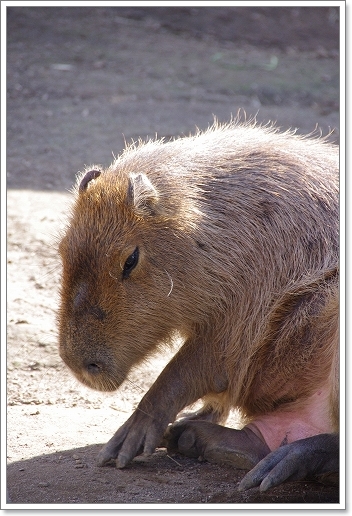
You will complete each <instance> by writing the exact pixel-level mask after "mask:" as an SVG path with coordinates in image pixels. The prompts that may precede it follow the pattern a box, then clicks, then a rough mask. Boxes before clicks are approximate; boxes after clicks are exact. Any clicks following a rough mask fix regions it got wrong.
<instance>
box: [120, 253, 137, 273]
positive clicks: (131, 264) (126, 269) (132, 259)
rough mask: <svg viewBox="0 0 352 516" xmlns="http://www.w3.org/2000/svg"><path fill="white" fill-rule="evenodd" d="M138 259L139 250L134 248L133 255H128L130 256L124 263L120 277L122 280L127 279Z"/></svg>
mask: <svg viewBox="0 0 352 516" xmlns="http://www.w3.org/2000/svg"><path fill="white" fill-rule="evenodd" d="M138 258H139V250H138V247H136V249H135V250H134V251H133V253H132V254H130V256H129V257H128V258H127V260H126V261H125V265H124V267H123V272H122V277H123V278H124V279H126V278H128V276H129V274H130V272H131V271H132V270H133V269H134V268H135V266H136V265H137V263H138Z"/></svg>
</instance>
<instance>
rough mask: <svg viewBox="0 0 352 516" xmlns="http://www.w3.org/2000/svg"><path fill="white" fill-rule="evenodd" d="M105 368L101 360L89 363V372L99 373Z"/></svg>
mask: <svg viewBox="0 0 352 516" xmlns="http://www.w3.org/2000/svg"><path fill="white" fill-rule="evenodd" d="M102 370H103V364H102V363H100V362H92V363H90V364H88V365H87V371H88V373H89V374H93V375H97V374H100V373H101V372H102Z"/></svg>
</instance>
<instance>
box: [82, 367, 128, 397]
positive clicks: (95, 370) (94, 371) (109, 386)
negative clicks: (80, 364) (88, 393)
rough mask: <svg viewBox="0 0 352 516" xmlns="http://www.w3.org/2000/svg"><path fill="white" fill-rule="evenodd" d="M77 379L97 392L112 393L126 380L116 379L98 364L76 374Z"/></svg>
mask: <svg viewBox="0 0 352 516" xmlns="http://www.w3.org/2000/svg"><path fill="white" fill-rule="evenodd" d="M74 374H75V376H76V378H77V379H78V380H79V381H80V382H81V383H83V385H85V386H86V387H90V388H91V389H94V390H95V391H101V392H112V391H116V390H117V389H118V388H119V387H120V385H121V384H122V382H123V381H124V378H115V377H113V376H112V375H111V374H108V373H106V372H104V371H102V370H100V369H99V366H98V364H93V363H92V364H89V365H88V366H87V369H86V370H82V371H80V372H76V371H75V372H74Z"/></svg>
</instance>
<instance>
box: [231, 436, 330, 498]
mask: <svg viewBox="0 0 352 516" xmlns="http://www.w3.org/2000/svg"><path fill="white" fill-rule="evenodd" d="M338 470H339V436H338V434H320V435H314V436H312V437H307V438H306V439H300V440H299V441H295V442H293V443H290V444H286V445H284V446H281V447H280V448H278V449H277V450H274V451H273V452H271V453H269V455H267V456H266V457H265V458H264V459H263V460H261V461H260V462H259V463H258V464H257V465H256V466H255V467H254V468H253V469H252V470H251V471H250V472H249V473H247V474H246V476H245V477H244V478H243V479H242V481H241V483H240V485H239V489H240V490H241V491H245V490H246V489H250V488H251V487H257V486H260V490H261V491H267V490H268V489H270V488H272V487H274V486H277V485H279V484H281V483H282V482H285V481H286V480H291V481H293V480H301V479H303V478H306V477H309V476H312V477H319V476H322V475H324V474H325V473H335V472H338Z"/></svg>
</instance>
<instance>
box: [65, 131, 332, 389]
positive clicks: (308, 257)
mask: <svg viewBox="0 0 352 516" xmlns="http://www.w3.org/2000/svg"><path fill="white" fill-rule="evenodd" d="M337 159H338V157H337V150H336V149H335V147H334V146H332V145H329V144H324V143H321V142H319V141H318V140H314V139H312V140H303V139H301V138H299V137H298V136H297V137H296V136H294V135H292V134H279V133H277V132H275V131H273V130H271V129H269V128H266V129H265V128H260V127H257V126H255V125H253V124H252V125H250V124H247V125H238V124H237V125H236V124H230V125H228V126H220V127H218V126H216V127H214V128H212V129H211V130H208V131H206V132H205V133H199V134H197V135H196V136H194V137H189V138H180V139H177V140H175V141H170V142H166V143H164V142H162V141H154V142H148V143H145V144H140V145H137V146H131V147H130V148H128V149H126V151H125V152H124V153H123V154H122V155H121V156H120V157H119V158H118V159H117V160H116V161H115V162H114V163H113V165H111V167H110V168H108V169H106V170H102V169H101V168H99V167H92V168H90V169H88V170H86V171H85V172H83V173H82V174H80V176H79V178H78V180H77V185H76V189H75V202H74V206H73V209H72V213H71V217H70V219H69V223H68V226H67V229H66V231H65V234H64V236H63V238H62V240H61V243H60V246H59V252H60V255H61V259H62V264H63V271H62V282H61V307H60V310H59V333H60V337H59V348H60V355H61V357H62V359H63V360H64V361H65V362H66V364H67V365H68V366H69V367H70V368H71V369H72V371H73V372H74V374H75V375H76V376H77V378H78V379H79V380H80V381H82V382H83V383H84V384H86V385H88V386H90V387H92V388H95V389H99V390H114V389H116V388H118V386H119V385H120V384H121V383H122V382H123V380H124V379H125V378H126V376H127V374H128V372H129V370H130V368H131V367H132V365H134V364H136V363H138V362H140V361H141V360H143V359H144V358H145V357H146V356H147V355H148V354H149V353H150V352H152V351H153V350H154V349H155V348H156V347H157V346H158V345H159V344H161V343H164V342H169V341H171V340H172V339H174V338H175V337H180V336H181V337H182V338H189V337H190V336H191V335H201V336H202V341H203V342H204V348H202V349H201V350H200V352H202V353H206V347H207V346H210V345H211V346H215V345H217V346H218V347H219V353H218V356H220V355H221V354H223V353H225V352H226V353H228V354H229V353H230V352H229V351H228V350H227V351H226V350H225V348H226V346H225V343H226V344H227V343H228V344H229V345H230V346H231V353H230V354H231V356H233V357H235V355H236V356H237V357H239V356H240V355H241V354H243V355H244V350H245V349H246V348H247V349H249V346H250V342H252V341H253V339H254V337H255V335H256V334H258V331H259V330H260V326H261V325H263V320H264V319H263V318H264V317H265V310H267V309H268V307H269V306H270V303H272V302H273V296H274V295H276V293H277V295H279V294H280V289H282V286H283V285H284V284H289V283H290V282H291V283H292V282H294V281H296V280H297V279H299V278H302V277H303V275H304V274H307V273H308V272H309V271H314V270H322V269H324V268H329V267H335V266H336V255H337V248H338V241H337V240H336V238H337V237H336V234H337V231H336V227H335V226H336V224H335V220H333V221H332V219H331V211H332V210H335V212H336V214H337V213H338V206H337V202H336V198H337V196H336V191H337V179H336V177H335V176H336V174H335V171H336V169H337ZM312 220H313V221H314V223H313V224H312ZM336 220H337V217H336ZM333 226H334V227H333ZM324 235H325V236H324ZM332 241H333V242H334V244H333V245H332V244H331V242H332ZM236 332H237V333H236ZM249 355H250V353H247V356H249ZM234 361H235V359H234Z"/></svg>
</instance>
